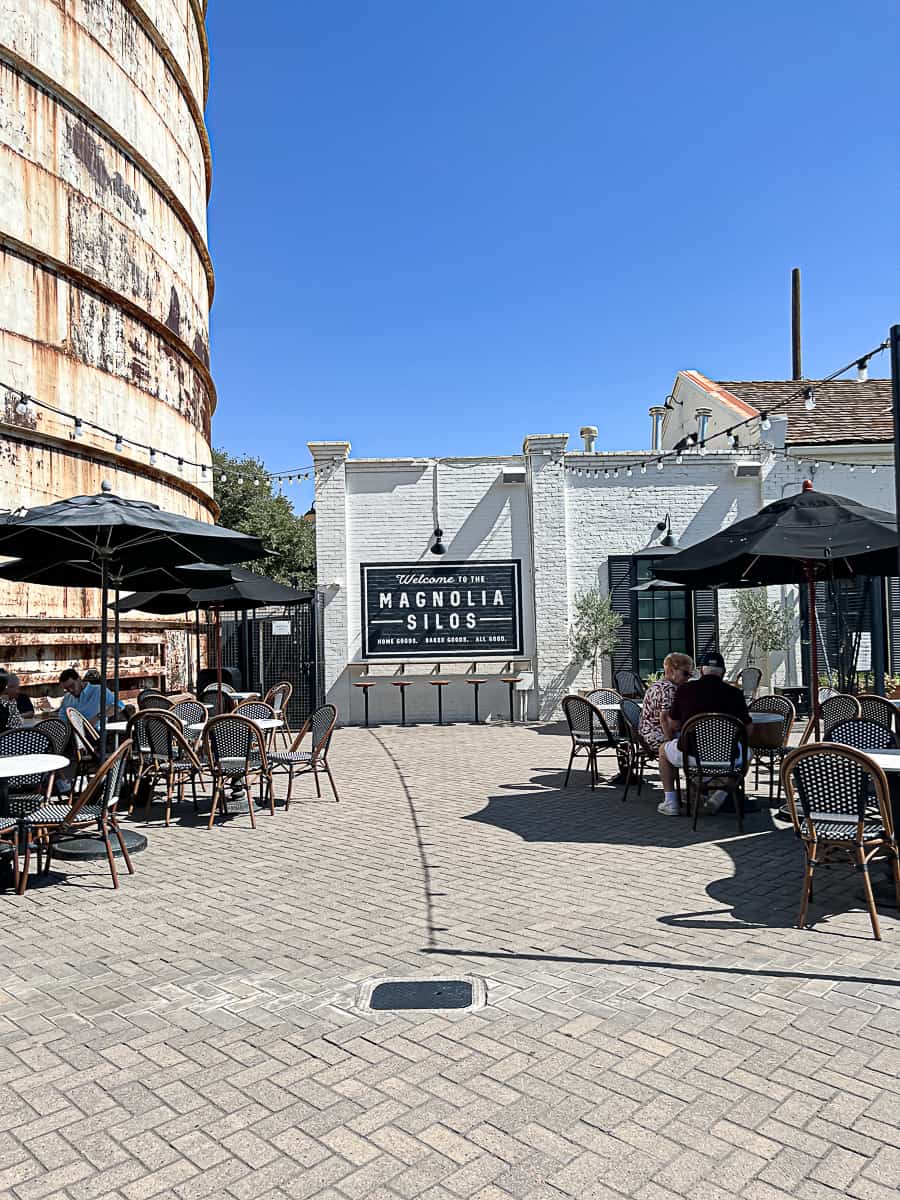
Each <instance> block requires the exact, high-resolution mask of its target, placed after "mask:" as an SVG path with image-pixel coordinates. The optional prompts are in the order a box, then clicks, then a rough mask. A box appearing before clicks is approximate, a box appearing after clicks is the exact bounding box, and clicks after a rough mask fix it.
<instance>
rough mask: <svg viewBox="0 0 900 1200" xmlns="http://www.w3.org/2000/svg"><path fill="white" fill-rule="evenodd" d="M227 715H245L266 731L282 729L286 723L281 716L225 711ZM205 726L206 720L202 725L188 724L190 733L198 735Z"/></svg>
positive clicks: (258, 727) (245, 718) (246, 718)
mask: <svg viewBox="0 0 900 1200" xmlns="http://www.w3.org/2000/svg"><path fill="white" fill-rule="evenodd" d="M225 716H226V717H231V716H238V717H244V720H245V721H251V722H252V723H253V724H254V725H255V726H256V727H257V729H261V730H262V731H263V732H264V733H268V731H269V730H270V729H280V728H281V727H282V725H283V724H284V721H283V720H282V718H281V717H246V716H244V714H243V713H225ZM205 728H206V723H205V722H204V724H202V725H188V733H192V734H194V735H195V736H196V735H197V734H198V733H202V732H203V730H204V729H205Z"/></svg>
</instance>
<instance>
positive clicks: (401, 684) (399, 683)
mask: <svg viewBox="0 0 900 1200" xmlns="http://www.w3.org/2000/svg"><path fill="white" fill-rule="evenodd" d="M391 684H392V685H393V686H394V687H395V688H399V689H400V724H401V725H405V724H406V689H407V688H408V687H412V685H413V681H412V680H411V679H392V680H391Z"/></svg>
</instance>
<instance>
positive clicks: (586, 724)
mask: <svg viewBox="0 0 900 1200" xmlns="http://www.w3.org/2000/svg"><path fill="white" fill-rule="evenodd" d="M562 708H563V712H564V713H565V716H566V721H567V723H568V726H569V733H570V735H571V737H572V751H571V753H570V754H569V765H568V766H567V768H566V778H565V782H564V783H563V787H568V786H569V776H570V775H571V773H572V764H573V762H574V761H575V759H576V758H578V757H579V756H580V755H581V754H584V755H585V756H586V757H587V769H588V771H590V775H591V788H594V787H596V785H597V778H598V774H597V758H598V756H599V755H600V754H602V753H603V752H604V751H605V750H613V751H618V738H617V737H616V735H615V734H614V733H613V732H612V731H611V729H610V727H609V726H608V725H607V723H606V721H605V719H604V717H603V713H602V712H601V711H600V709H599V708H597V707H596V705H594V704H591V702H590V700H587V699H586V698H585V697H584V696H566V697H565V698H564V699H563V702H562Z"/></svg>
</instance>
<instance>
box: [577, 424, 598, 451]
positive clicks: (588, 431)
mask: <svg viewBox="0 0 900 1200" xmlns="http://www.w3.org/2000/svg"><path fill="white" fill-rule="evenodd" d="M578 432H579V433H580V434H581V436H582V437H583V438H584V452H585V454H593V453H594V442H596V440H597V433H598V430H597V426H596V425H582V427H581V429H580V430H579V431H578Z"/></svg>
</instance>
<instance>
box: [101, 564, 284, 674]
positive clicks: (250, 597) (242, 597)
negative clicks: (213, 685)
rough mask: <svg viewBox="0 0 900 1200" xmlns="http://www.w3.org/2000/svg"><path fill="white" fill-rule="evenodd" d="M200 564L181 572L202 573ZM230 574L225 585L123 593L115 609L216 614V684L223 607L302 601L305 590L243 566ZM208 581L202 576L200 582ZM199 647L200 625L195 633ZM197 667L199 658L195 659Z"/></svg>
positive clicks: (234, 609)
mask: <svg viewBox="0 0 900 1200" xmlns="http://www.w3.org/2000/svg"><path fill="white" fill-rule="evenodd" d="M202 571H203V568H202V566H197V567H184V568H183V569H182V574H183V575H184V576H185V577H189V576H191V575H192V574H195V573H196V574H197V575H198V576H199V575H201V574H202ZM227 571H228V575H229V577H230V580H229V582H227V583H225V584H224V585H221V584H217V585H216V586H213V587H207V586H203V587H192V588H178V589H172V590H169V591H163V592H141V593H137V594H135V595H134V596H126V598H125V599H124V600H120V601H119V602H118V603H117V604H116V606H115V607H116V610H117V612H134V611H136V610H138V611H141V612H151V613H176V612H190V611H192V610H193V611H195V612H196V613H197V619H198V622H199V613H200V610H201V609H205V610H206V611H208V612H214V613H215V614H216V674H217V677H218V681H219V686H220V687H221V684H222V634H221V621H220V615H221V612H222V610H223V609H229V610H233V611H236V612H239V611H241V610H245V609H248V608H263V607H265V606H266V605H272V604H296V603H297V601H298V600H303V599H304V597H305V595H306V593H305V592H298V591H297V589H296V588H291V587H286V586H285V585H284V584H283V583H277V582H276V581H275V580H274V579H268V578H266V576H265V575H257V574H256V573H255V572H254V571H248V570H247V569H246V568H245V567H240V566H234V567H229V568H227ZM207 582H208V580H207V579H206V576H205V575H204V576H203V583H204V584H206V583H207ZM197 641H198V647H199V626H198V632H197ZM198 669H199V658H198Z"/></svg>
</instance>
